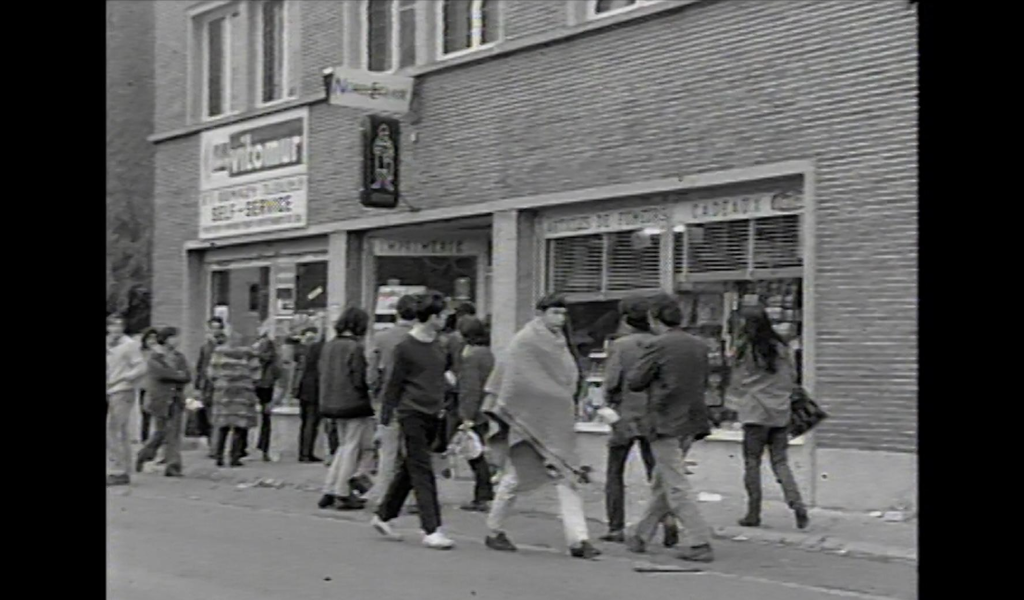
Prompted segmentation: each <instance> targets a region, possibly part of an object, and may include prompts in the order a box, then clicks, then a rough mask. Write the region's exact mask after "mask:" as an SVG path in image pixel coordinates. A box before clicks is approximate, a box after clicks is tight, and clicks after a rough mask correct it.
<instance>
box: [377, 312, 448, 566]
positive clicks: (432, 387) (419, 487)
mask: <svg viewBox="0 0 1024 600" xmlns="http://www.w3.org/2000/svg"><path fill="white" fill-rule="evenodd" d="M444 311H445V303H444V298H443V297H442V296H441V294H439V293H437V292H431V293H429V294H424V295H421V296H419V297H417V302H416V324H415V325H414V326H413V328H412V330H411V331H410V332H409V335H407V336H406V337H405V338H404V339H403V340H402V341H400V342H399V343H398V345H397V346H395V349H394V354H393V356H392V362H391V365H390V368H389V369H388V373H387V376H386V379H385V382H384V397H383V406H382V408H381V424H382V425H384V426H385V427H386V426H387V425H389V424H390V422H391V420H392V419H395V420H397V421H398V428H399V431H400V432H401V435H402V442H403V443H404V445H405V456H404V458H403V460H402V461H401V462H400V464H399V465H398V470H397V472H396V473H395V478H394V480H392V482H391V485H390V486H389V487H388V490H387V493H386V494H385V495H384V498H383V500H382V501H381V503H380V506H379V508H378V509H377V511H376V514H375V515H374V516H373V520H372V521H371V523H372V525H373V527H374V528H375V529H377V531H378V532H380V533H381V534H383V535H384V536H386V537H389V538H392V539H398V538H400V536H398V535H397V534H396V533H395V531H394V530H393V529H392V527H391V524H390V521H391V520H392V519H394V518H395V517H397V516H398V514H399V512H400V511H401V509H402V505H403V504H404V503H405V500H406V498H407V497H408V496H409V492H410V491H415V494H416V502H417V503H418V505H419V516H420V524H421V525H422V527H423V534H424V535H423V544H424V545H425V546H427V547H428V548H436V549H441V550H446V549H449V548H452V547H453V546H454V545H455V542H453V541H452V540H450V539H449V538H448V537H447V536H446V535H445V534H444V533H443V532H442V531H441V505H440V502H439V501H438V497H437V481H436V480H435V478H434V468H433V462H432V457H431V448H432V446H433V444H434V443H435V441H436V440H437V437H438V436H442V435H444V422H443V421H442V420H441V419H440V413H441V410H442V409H443V406H444V391H445V369H446V362H447V361H446V356H445V351H444V348H443V347H442V346H441V343H440V341H439V340H438V334H439V333H440V331H441V328H442V327H444V318H443V313H444Z"/></svg>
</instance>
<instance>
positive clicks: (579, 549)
mask: <svg viewBox="0 0 1024 600" xmlns="http://www.w3.org/2000/svg"><path fill="white" fill-rule="evenodd" d="M569 554H570V555H571V556H572V557H573V558H586V559H591V558H597V557H598V556H601V551H600V550H598V549H597V548H595V547H594V546H593V545H591V543H590V542H588V541H586V540H583V541H582V542H580V545H579V546H576V547H575V548H570V549H569Z"/></svg>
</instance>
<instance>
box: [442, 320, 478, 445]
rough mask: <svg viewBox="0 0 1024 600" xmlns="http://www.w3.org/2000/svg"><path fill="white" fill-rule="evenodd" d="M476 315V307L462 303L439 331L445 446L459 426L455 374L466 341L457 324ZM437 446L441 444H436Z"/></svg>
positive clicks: (457, 391) (457, 388)
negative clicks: (443, 370) (444, 367)
mask: <svg viewBox="0 0 1024 600" xmlns="http://www.w3.org/2000/svg"><path fill="white" fill-rule="evenodd" d="M475 315H476V307H475V306H473V303H472V302H462V303H460V304H459V305H458V306H456V307H455V310H454V312H452V313H451V314H449V315H448V317H447V319H445V325H444V329H443V330H442V331H441V336H440V338H441V345H442V346H443V347H444V351H445V356H447V373H446V375H445V384H446V385H445V392H444V421H445V438H444V440H443V442H444V443H445V444H447V442H448V441H450V440H451V439H452V436H453V435H455V431H456V430H457V429H458V428H459V426H460V425H461V422H462V420H461V419H460V418H459V386H458V378H457V374H458V372H459V362H460V361H461V358H462V350H463V348H465V347H466V339H465V337H464V336H463V335H462V333H461V332H460V331H459V322H460V321H461V320H462V319H463V318H465V317H472V316H475ZM438 445H439V446H440V445H441V444H438Z"/></svg>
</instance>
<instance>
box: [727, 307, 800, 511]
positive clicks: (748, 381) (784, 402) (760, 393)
mask: <svg viewBox="0 0 1024 600" xmlns="http://www.w3.org/2000/svg"><path fill="white" fill-rule="evenodd" d="M740 316H741V318H742V319H743V326H742V330H741V331H742V335H741V336H740V340H739V343H738V344H737V348H736V355H735V359H734V363H735V364H734V366H733V371H732V378H731V381H730V386H729V392H728V393H729V396H730V399H732V400H733V401H734V402H736V405H737V413H738V418H739V420H740V422H741V423H743V467H744V476H743V483H744V485H745V487H746V489H747V514H746V516H745V517H743V518H742V519H740V521H739V524H740V525H742V526H744V527H757V526H759V525H760V524H761V456H762V455H763V454H764V449H765V447H766V446H767V448H768V456H769V457H770V460H771V465H772V471H773V472H774V473H775V478H776V479H777V480H778V482H779V484H780V485H781V486H782V493H783V496H784V498H785V500H786V504H788V505H789V508H790V509H792V510H793V513H794V514H795V516H796V525H797V527H798V528H800V529H804V528H806V527H807V525H808V523H809V521H810V519H809V517H808V515H807V507H806V506H804V503H803V500H802V499H801V497H800V490H799V489H798V488H797V485H796V479H795V478H794V477H793V472H792V471H791V470H790V468H789V461H788V458H787V448H788V445H789V430H788V427H789V420H790V416H791V415H790V395H791V394H792V392H793V387H794V386H795V385H796V367H795V364H794V360H793V356H792V353H791V351H790V349H789V348H788V347H787V346H786V343H785V342H784V341H783V340H782V338H781V337H780V336H779V334H778V333H776V331H775V329H774V328H773V327H772V323H771V320H770V319H769V318H768V315H767V313H766V312H765V310H764V308H763V307H760V306H756V307H744V308H743V309H742V310H741V315H740Z"/></svg>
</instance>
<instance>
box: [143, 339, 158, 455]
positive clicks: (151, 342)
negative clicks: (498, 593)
mask: <svg viewBox="0 0 1024 600" xmlns="http://www.w3.org/2000/svg"><path fill="white" fill-rule="evenodd" d="M156 334H157V330H156V329H155V328H153V327H147V328H146V329H145V330H144V331H143V332H142V335H141V336H139V341H140V343H141V350H142V358H143V359H144V360H145V361H146V362H147V363H148V362H149V355H150V349H151V348H152V347H153V346H155V345H156V343H157V341H156ZM139 415H140V423H139V438H140V439H141V440H142V443H143V444H145V443H146V442H147V441H149V430H150V427H151V423H152V417H151V415H150V414H149V411H147V410H146V380H145V378H143V380H142V385H140V386H139Z"/></svg>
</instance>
